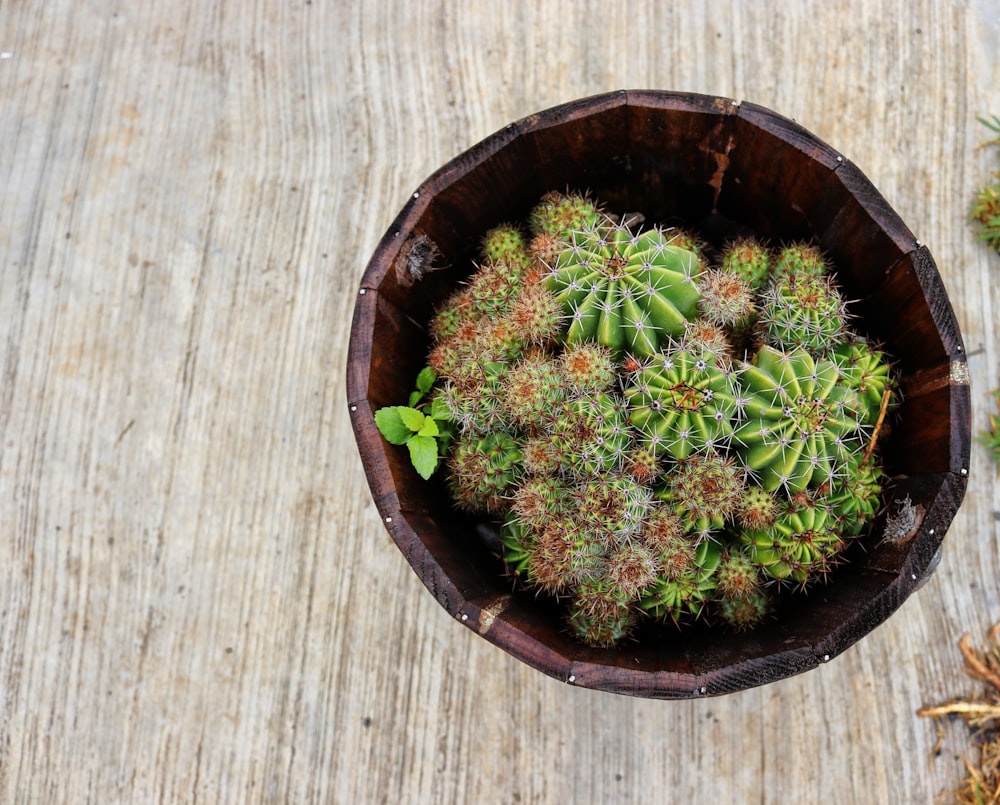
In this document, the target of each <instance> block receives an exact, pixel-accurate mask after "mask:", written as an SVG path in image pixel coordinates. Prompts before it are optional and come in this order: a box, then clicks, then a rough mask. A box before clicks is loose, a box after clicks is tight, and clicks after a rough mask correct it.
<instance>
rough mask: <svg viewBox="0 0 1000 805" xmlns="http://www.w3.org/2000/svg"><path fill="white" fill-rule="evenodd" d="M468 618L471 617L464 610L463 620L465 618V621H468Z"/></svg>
mask: <svg viewBox="0 0 1000 805" xmlns="http://www.w3.org/2000/svg"><path fill="white" fill-rule="evenodd" d="M468 619H469V616H468V615H466V614H465V613H464V612H463V613H462V620H463V621H467V620H468Z"/></svg>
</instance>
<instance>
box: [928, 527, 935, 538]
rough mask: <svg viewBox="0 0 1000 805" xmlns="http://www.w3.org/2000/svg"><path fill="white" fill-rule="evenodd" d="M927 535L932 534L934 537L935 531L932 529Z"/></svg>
mask: <svg viewBox="0 0 1000 805" xmlns="http://www.w3.org/2000/svg"><path fill="white" fill-rule="evenodd" d="M927 533H928V534H930V535H931V536H932V537H933V536H934V529H933V528H932V529H931V530H930V531H928V532H927Z"/></svg>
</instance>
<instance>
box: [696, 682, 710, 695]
mask: <svg viewBox="0 0 1000 805" xmlns="http://www.w3.org/2000/svg"><path fill="white" fill-rule="evenodd" d="M698 693H700V694H701V695H702V696H704V695H705V694H706V693H708V688H706V687H705V686H704V685H702V686H701V687H700V688H698Z"/></svg>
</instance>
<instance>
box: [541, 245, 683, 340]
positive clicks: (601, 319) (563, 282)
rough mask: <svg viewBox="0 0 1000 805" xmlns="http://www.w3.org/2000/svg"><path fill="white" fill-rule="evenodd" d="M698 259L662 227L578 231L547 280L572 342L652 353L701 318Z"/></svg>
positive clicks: (566, 338)
mask: <svg viewBox="0 0 1000 805" xmlns="http://www.w3.org/2000/svg"><path fill="white" fill-rule="evenodd" d="M697 274H698V259H697V257H696V256H695V255H694V254H693V253H692V252H690V251H687V250H686V249H682V248H680V247H678V246H675V245H673V244H672V243H671V237H670V234H669V233H667V232H663V231H661V230H658V229H650V230H648V231H646V232H641V233H639V234H633V233H632V232H631V231H630V230H629V229H628V228H627V227H625V226H615V227H612V228H611V229H610V230H609V231H607V232H603V231H598V230H586V231H580V232H575V233H573V234H572V236H571V242H570V243H569V245H568V246H567V247H566V248H564V250H563V251H561V252H560V253H559V257H558V259H557V260H556V262H555V265H554V267H553V269H552V272H551V273H550V274H549V276H548V277H547V279H546V284H547V286H548V287H549V289H550V290H552V291H553V292H554V293H555V294H556V298H557V299H558V300H559V302H560V303H561V304H562V307H563V311H564V314H565V317H566V321H567V322H568V326H567V329H566V332H565V334H564V337H565V340H566V342H568V343H570V344H575V343H579V342H583V341H596V342H597V343H599V344H602V345H604V346H606V347H608V348H609V349H611V350H612V352H613V353H614V354H615V355H622V354H624V353H630V354H633V355H640V356H648V355H652V354H654V353H655V352H657V350H658V349H659V348H660V347H661V346H662V345H663V344H664V343H666V341H667V340H668V339H669V338H671V337H673V336H679V335H681V334H682V333H683V332H684V329H685V324H686V323H687V322H688V321H690V320H692V319H694V318H695V317H696V316H697V313H698V298H699V295H700V293H699V290H698V286H697V283H696V282H695V278H696V276H697Z"/></svg>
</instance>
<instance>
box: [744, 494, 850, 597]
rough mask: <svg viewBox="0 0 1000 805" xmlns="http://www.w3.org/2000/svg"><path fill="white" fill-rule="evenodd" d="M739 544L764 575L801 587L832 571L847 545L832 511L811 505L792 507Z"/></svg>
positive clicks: (747, 532)
mask: <svg viewBox="0 0 1000 805" xmlns="http://www.w3.org/2000/svg"><path fill="white" fill-rule="evenodd" d="M740 541H741V542H742V544H743V546H744V549H745V551H746V555H747V556H748V557H749V559H750V561H752V562H753V563H754V564H756V565H759V566H760V568H761V569H762V570H763V572H764V573H765V574H767V575H768V576H770V577H771V578H772V579H776V580H778V581H789V582H796V583H798V584H800V585H805V584H807V583H808V582H809V581H811V580H814V579H816V578H821V577H823V576H824V575H825V574H826V573H827V572H829V570H830V568H831V567H832V566H833V563H834V561H835V560H836V558H837V555H838V554H839V553H840V552H841V550H843V548H844V546H845V540H844V538H843V536H842V534H841V529H840V528H839V525H838V522H837V518H836V516H835V515H834V514H833V512H832V511H831V510H830V509H829V508H827V507H825V506H820V505H815V504H812V503H810V504H807V505H804V506H789V507H788V509H787V510H786V511H785V512H783V513H782V514H780V515H779V516H778V518H777V519H776V520H775V521H774V524H773V525H771V526H770V527H769V528H764V529H760V530H758V531H744V532H742V533H741V535H740Z"/></svg>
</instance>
